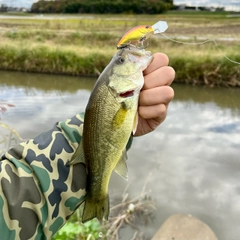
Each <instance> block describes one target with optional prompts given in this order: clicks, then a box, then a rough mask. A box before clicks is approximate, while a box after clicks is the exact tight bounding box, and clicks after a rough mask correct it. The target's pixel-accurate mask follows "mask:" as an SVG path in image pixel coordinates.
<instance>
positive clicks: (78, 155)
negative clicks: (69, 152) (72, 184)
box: [70, 141, 86, 164]
mask: <svg viewBox="0 0 240 240" xmlns="http://www.w3.org/2000/svg"><path fill="white" fill-rule="evenodd" d="M80 162H82V163H84V164H86V161H85V156H84V151H83V141H81V142H80V145H79V146H78V148H77V150H76V151H75V153H74V154H73V156H72V159H71V160H70V164H76V163H80Z"/></svg>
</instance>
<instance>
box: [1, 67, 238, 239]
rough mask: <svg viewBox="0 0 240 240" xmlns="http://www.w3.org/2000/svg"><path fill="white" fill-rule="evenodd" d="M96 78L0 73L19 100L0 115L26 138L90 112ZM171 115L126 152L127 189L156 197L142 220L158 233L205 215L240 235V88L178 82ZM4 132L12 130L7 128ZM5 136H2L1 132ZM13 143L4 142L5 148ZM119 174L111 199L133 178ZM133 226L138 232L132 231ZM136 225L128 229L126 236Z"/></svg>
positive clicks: (4, 94) (219, 230)
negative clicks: (169, 222) (181, 217)
mask: <svg viewBox="0 0 240 240" xmlns="http://www.w3.org/2000/svg"><path fill="white" fill-rule="evenodd" d="M94 82H95V80H94V79H87V78H79V77H67V76H55V75H43V74H28V73H17V72H0V99H1V100H6V101H8V102H9V103H13V104H15V105H16V106H15V107H14V108H10V109H8V111H7V112H6V113H5V114H4V115H2V122H4V123H5V124H8V125H9V126H11V127H13V128H14V129H15V130H16V131H17V132H18V133H19V134H20V135H21V137H22V138H24V139H28V138H32V137H34V136H36V135H37V134H39V133H41V132H43V131H45V130H48V129H49V128H51V126H52V125H53V124H54V123H55V122H56V121H59V120H63V119H66V118H69V117H72V116H73V115H75V114H76V113H78V112H81V111H84V109H85V106H86V103H87V100H88V97H89V94H90V90H91V89H92V87H93V85H94ZM173 88H174V90H175V98H174V100H173V102H172V103H171V104H170V106H169V111H168V117H167V119H166V120H165V122H164V123H163V124H162V125H161V126H160V127H159V128H158V129H157V130H156V131H154V132H153V133H150V134H148V135H146V136H144V137H138V138H135V139H134V143H133V146H132V148H131V150H130V151H129V153H128V156H129V159H128V163H127V164H128V168H129V182H128V183H130V187H129V194H130V196H131V197H135V196H137V195H139V194H140V193H141V191H142V187H143V185H144V183H145V182H146V180H147V178H148V177H149V173H151V178H150V180H149V181H148V183H147V190H151V193H150V195H151V197H152V198H153V199H155V200H156V202H157V210H156V214H155V220H154V221H153V223H151V224H149V225H148V226H144V225H139V228H140V229H141V230H142V231H144V233H145V235H147V236H148V238H149V239H150V236H152V235H153V234H154V233H155V232H156V230H157V229H158V228H159V226H160V225H161V224H162V223H163V222H164V220H165V219H166V218H168V217H169V216H170V215H172V214H175V213H188V214H192V215H194V216H196V217H198V218H200V219H201V220H203V221H204V222H206V223H207V224H208V225H209V226H210V227H211V228H212V229H213V230H214V232H215V233H216V235H217V237H218V238H219V240H226V239H228V240H236V239H239V236H240V228H239V222H240V174H239V169H240V98H239V95H240V89H226V88H214V89H211V88H207V87H192V86H186V85H174V86H173ZM0 133H1V134H0V137H3V136H6V135H7V134H8V133H7V131H6V130H3V129H2V128H1V132H0ZM0 142H1V139H0ZM13 144H15V141H11V142H9V141H8V142H7V143H6V142H4V143H2V144H1V145H0V149H3V148H7V147H9V146H10V145H13ZM128 183H126V182H125V181H124V180H123V179H122V178H120V177H119V176H117V175H116V174H113V176H112V179H111V184H110V195H111V198H112V199H113V198H121V195H122V192H123V190H124V189H125V187H126V186H127V184H128ZM131 231H132V232H131ZM133 232H134V231H133V230H131V229H123V230H122V231H121V234H122V239H130V238H131V236H132V235H133Z"/></svg>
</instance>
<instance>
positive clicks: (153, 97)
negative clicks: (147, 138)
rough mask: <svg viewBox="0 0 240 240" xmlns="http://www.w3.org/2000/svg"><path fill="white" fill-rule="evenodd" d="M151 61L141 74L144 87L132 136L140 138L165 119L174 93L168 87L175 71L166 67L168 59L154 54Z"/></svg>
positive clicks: (165, 56) (159, 54)
mask: <svg viewBox="0 0 240 240" xmlns="http://www.w3.org/2000/svg"><path fill="white" fill-rule="evenodd" d="M153 56H154V58H153V61H152V62H151V63H150V64H149V66H148V67H147V69H146V70H145V71H144V72H143V75H144V86H143V88H142V90H141V92H140V97H139V104H138V105H139V106H138V115H139V118H138V126H137V130H136V132H135V134H134V136H141V135H144V134H147V133H149V132H152V131H153V130H155V129H156V128H157V127H158V126H159V125H160V124H161V123H162V122H163V121H164V119H165V118H166V115H167V108H168V104H169V102H170V101H171V100H172V99H173V97H174V91H173V89H172V88H171V87H170V86H169V85H170V84H171V83H172V81H173V80H174V77H175V71H174V69H173V68H172V67H169V66H168V62H169V60H168V57H167V55H165V54H163V53H155V54H154V55H153Z"/></svg>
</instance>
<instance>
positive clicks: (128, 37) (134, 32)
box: [117, 25, 154, 49]
mask: <svg viewBox="0 0 240 240" xmlns="http://www.w3.org/2000/svg"><path fill="white" fill-rule="evenodd" d="M153 34H154V29H153V28H152V26H149V25H141V26H137V27H134V28H132V29H130V30H129V31H128V32H127V33H125V34H124V36H123V37H122V38H121V39H120V41H119V42H118V44H117V48H118V49H119V48H124V47H126V46H128V45H129V44H138V43H143V42H144V41H145V40H146V39H148V38H149V37H150V36H151V35H153Z"/></svg>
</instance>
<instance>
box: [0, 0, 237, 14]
mask: <svg viewBox="0 0 240 240" xmlns="http://www.w3.org/2000/svg"><path fill="white" fill-rule="evenodd" d="M33 2H36V0H0V4H6V5H8V6H13V7H26V8H30V7H31V5H32V3H33ZM174 4H176V5H178V4H187V5H189V6H213V7H225V9H226V10H236V11H239V10H240V1H239V0H228V1H226V0H225V1H223V0H195V1H191V0H174Z"/></svg>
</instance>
